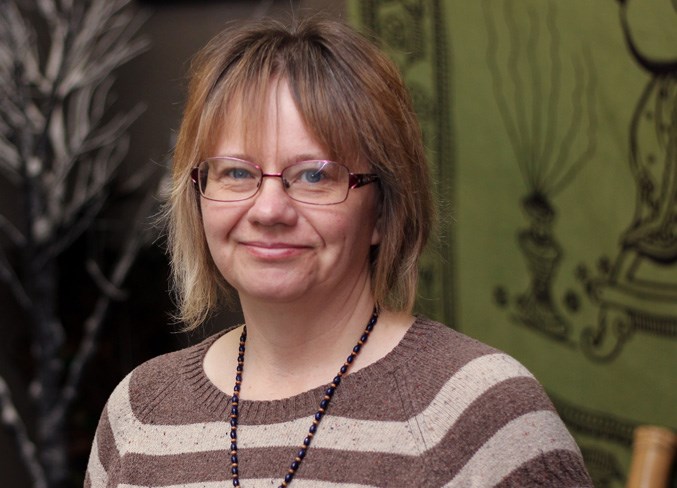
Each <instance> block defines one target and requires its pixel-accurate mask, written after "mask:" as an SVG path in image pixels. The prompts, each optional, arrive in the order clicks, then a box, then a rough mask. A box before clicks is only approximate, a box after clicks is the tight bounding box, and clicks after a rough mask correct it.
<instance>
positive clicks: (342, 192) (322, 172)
mask: <svg viewBox="0 0 677 488" xmlns="http://www.w3.org/2000/svg"><path fill="white" fill-rule="evenodd" d="M349 178H350V174H349V171H348V168H346V167H345V166H342V165H340V164H338V163H334V162H332V161H304V162H302V163H298V164H295V165H293V166H289V167H288V168H286V169H285V170H284V171H283V172H282V179H283V180H284V184H285V187H286V189H287V194H288V195H289V196H290V197H291V198H293V199H294V200H297V201H299V202H304V203H314V204H318V205H329V204H332V203H340V202H342V201H344V200H345V199H346V197H347V196H348V180H349Z"/></svg>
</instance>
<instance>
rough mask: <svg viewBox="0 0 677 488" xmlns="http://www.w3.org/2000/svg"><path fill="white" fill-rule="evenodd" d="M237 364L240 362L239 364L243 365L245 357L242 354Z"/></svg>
mask: <svg viewBox="0 0 677 488" xmlns="http://www.w3.org/2000/svg"><path fill="white" fill-rule="evenodd" d="M237 362H238V363H243V362H244V356H243V355H242V354H240V355H239V356H238V357H237Z"/></svg>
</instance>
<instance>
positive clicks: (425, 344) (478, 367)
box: [407, 317, 533, 384]
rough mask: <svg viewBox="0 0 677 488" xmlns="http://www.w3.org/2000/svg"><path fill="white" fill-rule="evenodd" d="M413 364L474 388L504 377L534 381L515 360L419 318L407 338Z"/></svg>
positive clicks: (492, 348) (441, 325) (443, 326)
mask: <svg viewBox="0 0 677 488" xmlns="http://www.w3.org/2000/svg"><path fill="white" fill-rule="evenodd" d="M407 340H408V342H409V343H408V347H409V348H410V349H411V350H412V351H413V353H412V355H411V358H410V360H411V362H412V363H413V364H415V365H416V366H417V368H422V369H423V370H427V371H431V370H433V369H434V370H435V375H436V376H440V375H444V373H445V372H446V373H447V375H448V376H447V378H449V377H451V376H457V377H458V378H459V379H460V378H466V379H467V380H468V381H471V382H472V383H473V384H476V383H477V382H481V383H482V382H486V381H488V382H491V381H493V379H497V378H495V376H496V375H499V376H502V377H530V378H533V376H532V375H531V373H530V372H529V371H528V370H527V369H526V368H525V367H524V366H523V365H522V364H521V363H520V362H519V361H517V360H516V359H515V358H513V357H511V356H510V355H508V354H506V353H505V352H503V351H500V350H498V349H496V348H494V347H491V346H489V345H487V344H484V343H482V342H480V341H478V340H476V339H473V338H471V337H468V336H466V335H464V334H462V333H460V332H458V331H456V330H454V329H451V328H450V327H447V326H446V325H444V324H441V323H439V322H436V321H433V320H430V319H427V318H425V317H418V318H417V319H416V322H415V323H414V324H413V325H412V327H411V330H410V332H409V334H408V337H407Z"/></svg>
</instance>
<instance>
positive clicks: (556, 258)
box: [515, 194, 570, 340]
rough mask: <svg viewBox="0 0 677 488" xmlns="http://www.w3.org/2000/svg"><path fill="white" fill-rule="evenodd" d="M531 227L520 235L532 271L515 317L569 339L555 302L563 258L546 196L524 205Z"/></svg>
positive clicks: (566, 327)
mask: <svg viewBox="0 0 677 488" xmlns="http://www.w3.org/2000/svg"><path fill="white" fill-rule="evenodd" d="M522 207H523V208H524V210H525V212H526V214H527V217H528V218H529V222H530V224H531V225H530V227H529V228H528V229H525V230H522V231H520V232H519V234H518V242H519V246H520V249H521V251H522V254H523V255H524V258H525V260H526V265H527V269H528V270H529V276H530V284H529V288H528V289H527V291H526V292H525V293H523V294H521V295H519V296H518V297H517V304H516V313H515V317H516V318H517V319H518V320H520V321H521V322H523V323H524V324H526V325H529V326H530V327H533V328H536V329H538V330H540V331H541V332H543V333H546V334H548V335H550V336H552V337H554V338H556V339H559V340H565V339H566V338H567V337H568V336H569V330H570V327H569V324H568V323H567V321H566V319H565V318H564V317H563V316H562V314H561V313H560V312H559V311H558V307H557V305H556V304H555V302H554V300H553V298H552V291H551V289H552V283H553V281H554V278H555V273H556V271H557V268H558V266H559V263H560V259H561V257H562V248H561V246H560V245H559V243H558V242H557V241H556V240H555V236H554V233H553V221H554V218H555V212H554V210H553V208H552V206H551V205H550V203H549V202H548V200H547V199H546V198H545V196H544V195H539V194H532V195H530V196H528V197H527V198H525V199H524V200H523V201H522Z"/></svg>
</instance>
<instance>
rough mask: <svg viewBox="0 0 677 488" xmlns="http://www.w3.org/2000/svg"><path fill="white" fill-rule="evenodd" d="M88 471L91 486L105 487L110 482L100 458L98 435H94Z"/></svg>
mask: <svg viewBox="0 0 677 488" xmlns="http://www.w3.org/2000/svg"><path fill="white" fill-rule="evenodd" d="M87 472H88V473H89V480H90V481H91V483H92V484H91V488H98V487H105V486H106V484H107V483H108V473H106V469H105V468H104V467H103V464H101V459H99V442H98V435H96V434H95V435H94V441H93V442H92V451H91V452H90V454H89V463H88V465H87Z"/></svg>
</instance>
